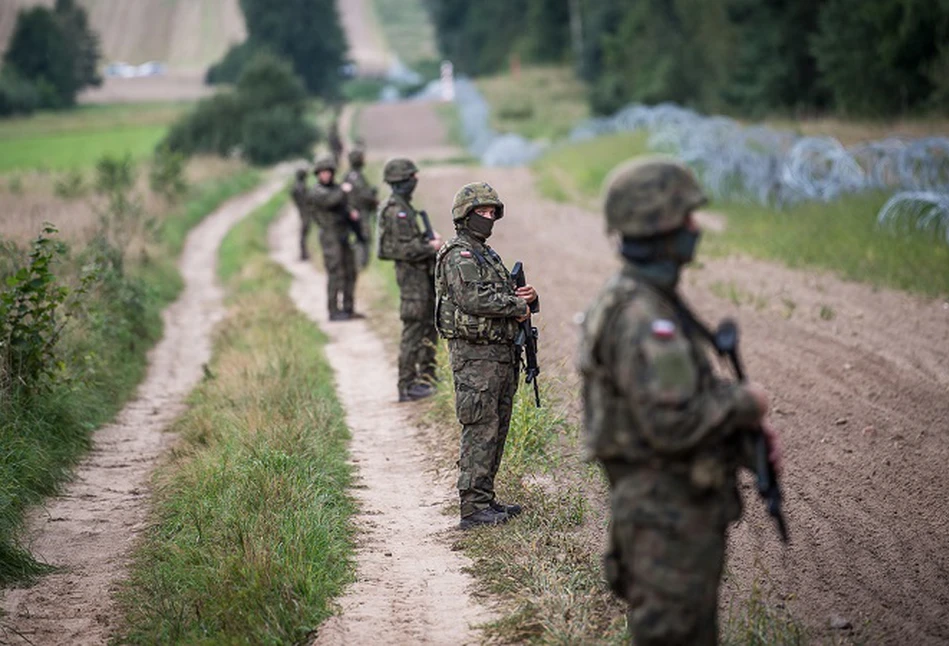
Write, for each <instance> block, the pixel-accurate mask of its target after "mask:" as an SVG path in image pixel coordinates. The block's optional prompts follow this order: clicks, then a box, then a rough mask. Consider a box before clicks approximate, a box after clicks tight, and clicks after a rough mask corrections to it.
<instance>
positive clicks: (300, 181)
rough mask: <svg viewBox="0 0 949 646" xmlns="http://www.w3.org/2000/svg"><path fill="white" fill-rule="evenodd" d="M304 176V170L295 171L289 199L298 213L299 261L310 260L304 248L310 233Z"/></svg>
mask: <svg viewBox="0 0 949 646" xmlns="http://www.w3.org/2000/svg"><path fill="white" fill-rule="evenodd" d="M306 176H307V171H306V170H305V169H302V168H301V169H300V170H298V171H297V175H296V181H295V182H294V183H293V188H292V189H291V190H290V197H292V198H293V203H294V204H295V205H296V207H297V211H298V212H299V213H300V260H308V259H309V258H310V252H309V250H308V249H307V247H306V237H307V235H308V234H309V233H310V222H311V219H310V213H309V205H308V204H307V197H306V195H307V189H306Z"/></svg>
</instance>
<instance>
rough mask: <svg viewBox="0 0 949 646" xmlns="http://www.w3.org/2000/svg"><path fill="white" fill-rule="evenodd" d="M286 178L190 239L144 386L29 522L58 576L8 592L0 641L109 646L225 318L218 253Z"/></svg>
mask: <svg viewBox="0 0 949 646" xmlns="http://www.w3.org/2000/svg"><path fill="white" fill-rule="evenodd" d="M287 173H288V171H287V170H286V168H282V167H281V168H279V169H278V170H275V171H274V173H273V174H272V175H271V176H270V177H269V178H268V179H267V180H266V181H265V182H264V183H263V184H262V185H261V186H260V187H258V188H257V189H255V190H254V191H252V192H250V193H248V194H245V195H243V196H241V197H237V198H235V199H232V200H230V201H229V202H227V203H226V204H224V205H223V206H222V207H220V208H219V209H218V210H216V211H215V212H214V213H212V214H210V215H208V216H207V217H206V218H205V219H204V221H203V222H201V224H199V225H198V226H197V227H195V228H194V229H193V230H192V231H191V233H190V234H189V235H188V238H187V240H186V242H185V246H184V249H183V251H182V256H181V260H180V263H179V266H180V271H181V274H182V277H183V278H184V281H185V288H184V290H183V292H182V294H181V296H180V297H179V298H178V300H177V301H175V302H174V303H173V304H172V305H170V306H169V307H168V308H167V309H166V310H165V311H164V312H163V314H162V318H163V320H164V335H163V337H162V339H161V341H160V342H159V343H158V345H156V346H155V347H154V348H153V349H152V351H151V352H150V353H149V356H148V364H149V366H148V373H147V375H146V377H145V381H143V382H142V384H141V385H140V386H139V388H138V390H137V392H136V395H135V398H134V399H133V400H132V401H131V402H129V404H128V405H126V406H125V408H124V409H123V410H122V411H121V412H120V413H119V415H118V416H117V418H116V420H115V422H114V423H112V424H109V425H107V426H105V427H103V428H102V429H100V430H98V431H96V433H95V435H94V436H93V447H92V449H91V451H90V452H89V454H88V456H87V457H86V458H85V459H84V460H83V461H82V462H81V464H80V465H79V467H78V468H77V469H76V472H75V479H74V481H73V482H72V483H71V484H70V485H69V486H68V487H67V488H66V491H65V492H64V494H63V495H61V496H59V497H56V498H53V499H51V500H50V501H48V503H47V504H46V505H45V506H43V507H42V508H38V509H36V510H34V511H33V512H32V513H31V514H30V515H29V518H28V520H27V523H26V528H27V529H26V532H25V536H26V541H25V542H26V545H27V546H28V548H29V549H30V550H31V551H32V552H33V554H34V555H36V557H37V558H38V559H40V560H42V561H45V562H46V563H49V564H50V565H53V566H56V568H58V570H57V571H56V572H55V573H53V574H50V575H48V576H45V577H43V578H42V579H40V581H39V582H38V583H37V584H36V585H35V586H33V587H28V588H12V589H9V590H7V591H5V593H4V595H3V602H2V608H3V612H4V613H5V616H4V617H3V618H2V620H0V624H2V628H0V638H2V639H0V641H4V640H5V642H9V643H14V644H15V643H31V644H70V646H80V645H84V644H90V645H91V644H104V643H107V642H108V640H109V637H110V634H111V630H112V628H113V624H114V622H115V620H116V609H115V607H114V604H113V593H114V592H115V591H116V589H117V586H118V583H119V582H120V581H121V579H122V577H123V576H124V574H125V572H126V569H127V565H128V557H129V552H130V550H131V548H132V546H133V543H134V541H135V539H136V536H137V535H138V533H139V532H141V531H142V530H143V529H144V526H145V521H146V514H147V503H148V497H149V483H148V477H149V474H150V473H151V471H152V468H153V467H154V466H155V464H156V462H157V460H158V459H159V457H160V456H161V455H162V453H163V452H164V451H165V450H166V449H167V448H168V447H169V446H171V444H172V443H173V442H174V436H173V435H171V434H169V433H166V432H165V429H166V428H167V427H168V425H169V424H170V423H171V422H172V421H173V420H174V419H175V418H176V417H177V416H178V415H179V414H181V413H182V412H183V411H184V409H185V407H186V404H185V397H186V395H187V394H188V393H189V392H190V391H191V389H192V388H193V387H194V386H195V385H196V384H197V383H198V381H200V379H201V377H202V374H203V370H202V366H203V365H204V364H205V363H207V361H208V360H209V359H210V356H211V332H212V330H213V328H214V325H215V324H216V323H217V322H218V321H219V320H220V319H221V318H222V316H223V313H224V310H223V305H222V293H221V289H220V287H219V286H218V284H217V276H216V274H217V250H218V247H219V246H220V243H221V241H222V240H223V239H224V236H225V235H226V234H227V232H228V231H229V230H230V229H231V227H233V226H234V225H235V224H236V223H237V222H239V221H240V220H241V219H242V218H244V217H245V216H247V215H248V214H250V213H251V212H252V211H253V210H254V209H256V208H257V207H259V206H261V205H263V204H264V203H265V202H266V201H267V200H269V199H270V198H271V197H272V196H273V195H274V194H275V193H276V192H277V191H279V190H282V188H283V186H284V183H285V182H286V176H287Z"/></svg>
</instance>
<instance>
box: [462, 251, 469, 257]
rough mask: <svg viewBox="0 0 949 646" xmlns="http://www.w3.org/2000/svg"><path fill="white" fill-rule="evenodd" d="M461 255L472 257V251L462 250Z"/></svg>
mask: <svg viewBox="0 0 949 646" xmlns="http://www.w3.org/2000/svg"><path fill="white" fill-rule="evenodd" d="M461 257H462V258H471V252H470V251H462V252H461Z"/></svg>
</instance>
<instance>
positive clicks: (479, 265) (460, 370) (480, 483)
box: [435, 182, 528, 527]
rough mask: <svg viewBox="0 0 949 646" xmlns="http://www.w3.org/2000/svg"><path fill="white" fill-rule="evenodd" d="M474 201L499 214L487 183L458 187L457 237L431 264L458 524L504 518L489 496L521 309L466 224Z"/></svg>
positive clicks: (507, 410) (503, 271) (505, 422)
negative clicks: (455, 431)
mask: <svg viewBox="0 0 949 646" xmlns="http://www.w3.org/2000/svg"><path fill="white" fill-rule="evenodd" d="M481 205H493V206H495V207H496V208H497V215H496V219H500V218H501V217H503V213H504V211H503V209H504V206H503V204H502V203H501V202H500V200H499V199H498V196H497V193H496V192H495V191H494V189H493V188H491V187H490V186H488V185H487V184H485V183H483V182H482V183H477V184H468V185H466V186H464V187H462V189H461V190H460V191H459V192H458V194H457V195H456V196H455V204H454V207H453V209H452V218H453V219H454V220H455V223H456V227H457V235H456V237H454V238H452V239H451V240H450V241H448V242H447V243H446V244H445V245H444V246H443V247H442V248H441V249H440V250H439V252H438V257H437V260H436V265H435V292H436V295H437V296H436V314H435V321H436V325H437V327H438V332H439V334H441V336H443V337H444V338H446V339H448V351H449V355H450V358H451V369H452V376H453V379H454V384H455V411H456V414H457V416H458V421H459V422H460V423H461V426H462V429H461V455H460V459H459V462H458V464H459V469H460V473H459V477H458V493H459V496H460V498H461V517H462V527H464V526H465V525H464V523H465V520H464V519H465V518H468V517H472V516H475V515H476V514H479V513H481V512H488V511H491V510H494V511H495V512H498V513H499V514H500V516H499V517H498V519H497V521H496V522H503V521H504V520H506V519H507V516H506V515H505V513H504V512H505V511H506V510H505V509H504V508H505V507H507V506H505V505H500V504H499V503H497V502H496V500H495V491H494V480H495V477H496V476H497V472H498V467H499V466H500V464H501V457H502V455H503V454H504V444H505V441H506V440H507V433H508V427H509V426H510V422H511V412H512V410H513V406H514V394H515V392H516V391H517V381H518V372H519V370H518V363H517V355H516V349H515V346H514V338H515V337H516V335H517V330H518V326H517V321H516V317H518V316H522V315H524V314H526V313H527V309H528V308H527V302H526V301H525V300H524V299H522V298H519V297H518V296H516V295H515V293H514V289H515V287H514V281H513V279H512V278H511V274H510V272H509V271H508V269H507V268H506V267H505V266H504V263H503V262H502V261H501V258H500V256H498V254H497V253H496V252H495V251H494V250H493V249H491V247H489V246H488V245H487V244H486V243H485V241H484V240H483V239H481V238H480V237H479V236H476V235H474V234H473V232H472V231H471V230H469V228H468V226H467V224H466V222H467V219H468V217H469V214H470V213H471V211H473V210H474V208H475V207H477V206H481ZM470 217H473V216H470ZM519 510H520V508H519V507H518V508H517V511H519ZM511 515H513V514H511Z"/></svg>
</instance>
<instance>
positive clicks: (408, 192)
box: [392, 177, 418, 197]
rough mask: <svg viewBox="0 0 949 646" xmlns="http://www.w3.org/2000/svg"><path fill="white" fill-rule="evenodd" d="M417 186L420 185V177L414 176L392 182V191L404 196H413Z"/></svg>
mask: <svg viewBox="0 0 949 646" xmlns="http://www.w3.org/2000/svg"><path fill="white" fill-rule="evenodd" d="M416 186H418V178H417V177H412V178H409V179H404V180H402V181H401V182H395V183H394V184H392V192H393V193H395V194H396V195H401V196H402V197H411V196H412V193H414V192H415V187H416Z"/></svg>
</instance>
